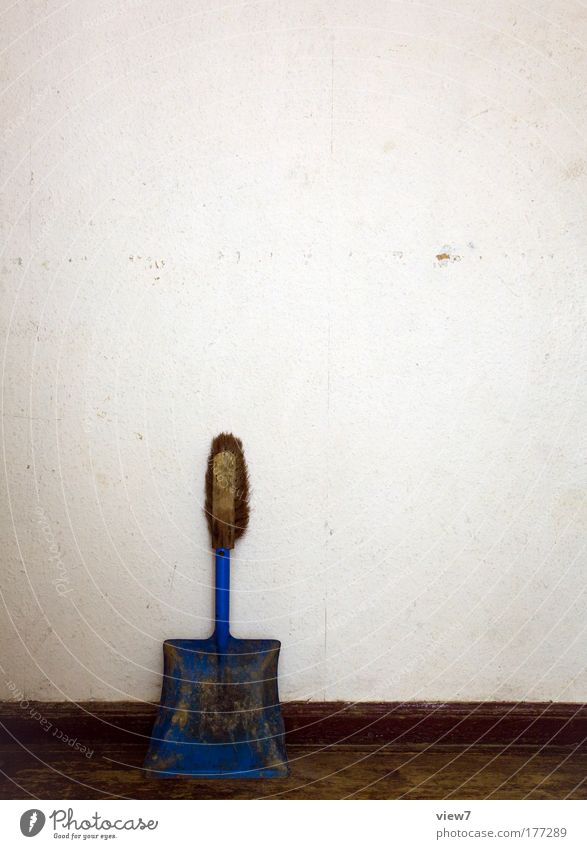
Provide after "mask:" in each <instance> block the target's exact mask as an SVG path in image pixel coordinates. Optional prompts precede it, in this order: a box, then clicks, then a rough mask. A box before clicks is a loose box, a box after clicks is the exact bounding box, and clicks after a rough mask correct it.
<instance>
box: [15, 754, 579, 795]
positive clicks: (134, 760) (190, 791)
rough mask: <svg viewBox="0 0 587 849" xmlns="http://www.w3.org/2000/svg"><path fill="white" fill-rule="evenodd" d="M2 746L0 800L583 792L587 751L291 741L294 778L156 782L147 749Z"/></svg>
mask: <svg viewBox="0 0 587 849" xmlns="http://www.w3.org/2000/svg"><path fill="white" fill-rule="evenodd" d="M27 745H28V751H26V750H25V749H24V748H22V747H21V746H20V745H18V744H16V743H15V744H13V745H6V744H3V745H2V746H1V747H0V768H1V770H2V775H1V776H0V798H4V799H9V798H25V797H31V798H36V799H60V798H70V799H76V798H77V799H100V798H101V799H105V798H122V799H124V798H127V799H153V798H170V799H185V798H194V799H258V798H286V799H345V798H353V799H400V798H407V799H450V798H455V799H565V798H569V799H585V798H587V751H586V750H585V749H581V750H580V749H577V748H573V747H564V748H563V747H555V746H549V747H548V748H546V749H542V750H541V749H540V748H539V747H533V746H523V747H522V746H520V747H517V748H515V747H509V748H508V747H501V746H473V747H470V748H466V747H451V746H445V747H443V746H429V745H424V744H423V745H421V746H411V747H410V748H409V749H408V748H395V749H393V748H387V747H381V746H340V745H338V746H330V747H322V748H316V747H308V746H294V745H290V746H289V748H288V753H289V758H290V764H291V776H290V777H289V778H287V779H278V780H266V781H246V780H241V781H195V780H189V779H150V778H148V777H147V776H146V775H145V773H144V771H143V770H142V767H141V765H142V760H143V757H144V746H143V745H136V744H125V743H119V744H115V745H114V744H105V743H103V744H101V745H100V746H97V747H96V749H95V751H94V753H93V755H92V757H91V758H87V757H85V756H84V755H82V754H80V753H79V752H76V751H74V750H71V749H69V748H68V747H67V746H65V745H64V744H63V743H58V742H46V743H45V742H43V743H39V742H35V743H29V744H27Z"/></svg>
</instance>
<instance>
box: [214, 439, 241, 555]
mask: <svg viewBox="0 0 587 849" xmlns="http://www.w3.org/2000/svg"><path fill="white" fill-rule="evenodd" d="M224 452H229V453H230V454H232V455H233V456H234V460H235V468H234V526H232V525H231V527H230V528H228V529H227V527H226V521H225V519H223V517H222V516H215V515H214V503H213V495H214V457H215V456H216V455H217V454H220V453H224ZM204 512H205V514H206V520H207V522H208V528H209V530H210V537H211V539H212V548H232V545H230V544H228V543H227V531H229V533H228V536H229V537H232V534H233V533H234V540H235V541H236V540H237V539H240V537H242V535H243V534H244V532H245V531H246V529H247V525H248V523H249V475H248V472H247V464H246V463H245V457H244V454H243V444H242V442H241V441H240V439H237V437H236V436H233V435H232V433H220V434H218V436H215V437H214V439H213V440H212V446H211V448H210V456H209V457H208V468H207V470H206V501H205V504H204ZM232 527H234V531H233V530H232Z"/></svg>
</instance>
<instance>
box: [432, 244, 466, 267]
mask: <svg viewBox="0 0 587 849" xmlns="http://www.w3.org/2000/svg"><path fill="white" fill-rule="evenodd" d="M436 261H437V263H438V264H439V265H448V264H449V263H450V262H460V261H461V257H460V256H459V254H456V253H453V250H452V248H450V247H447V246H445V247H444V248H443V249H442V251H441V252H440V253H439V254H436Z"/></svg>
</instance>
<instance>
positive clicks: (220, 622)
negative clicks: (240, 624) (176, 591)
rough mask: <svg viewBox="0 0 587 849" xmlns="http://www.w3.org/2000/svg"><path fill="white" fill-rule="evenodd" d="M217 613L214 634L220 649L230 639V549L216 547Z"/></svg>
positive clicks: (225, 645)
mask: <svg viewBox="0 0 587 849" xmlns="http://www.w3.org/2000/svg"><path fill="white" fill-rule="evenodd" d="M215 596H216V613H215V627H214V636H215V638H216V643H217V645H218V650H219V651H224V650H225V649H226V647H227V646H228V640H229V639H230V549H228V548H217V549H216V592H215Z"/></svg>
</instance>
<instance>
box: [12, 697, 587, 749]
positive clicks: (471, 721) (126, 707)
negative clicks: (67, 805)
mask: <svg viewBox="0 0 587 849" xmlns="http://www.w3.org/2000/svg"><path fill="white" fill-rule="evenodd" d="M282 708H283V716H284V720H285V727H286V740H287V742H288V743H292V744H293V743H295V744H297V745H321V744H337V743H338V744H347V745H373V744H393V745H394V746H413V745H418V744H436V745H451V746H455V745H463V746H465V745H471V744H475V743H477V744H481V745H504V744H514V745H518V746H519V745H532V746H536V745H539V746H573V747H577V746H581V745H586V744H587V706H586V705H583V704H574V703H566V702H565V703H563V702H449V703H436V702H425V703H421V702H358V703H355V704H350V703H346V702H286V703H284V704H283V706H282ZM156 709H157V705H156V704H150V703H144V702H81V703H79V704H76V703H75V702H33V701H30V702H29V701H26V700H23V701H21V702H0V739H1V740H2V741H3V742H6V743H9V742H10V741H13V742H16V741H18V742H21V743H22V742H25V741H33V740H42V739H44V738H46V737H48V736H49V735H50V734H51V733H54V729H59V731H60V732H61V733H62V734H65V735H67V736H68V737H69V738H77V739H78V740H83V741H86V742H89V741H94V742H96V743H99V742H105V743H112V742H116V741H124V742H127V743H129V742H133V741H134V742H137V743H140V742H141V738H143V737H144V738H147V737H148V736H149V734H150V732H151V728H152V725H153V721H154V718H155V712H156ZM145 745H146V739H145Z"/></svg>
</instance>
